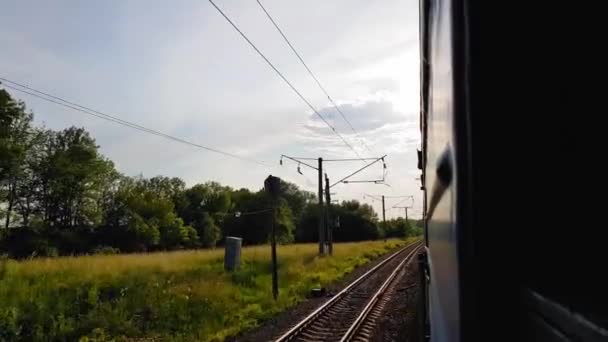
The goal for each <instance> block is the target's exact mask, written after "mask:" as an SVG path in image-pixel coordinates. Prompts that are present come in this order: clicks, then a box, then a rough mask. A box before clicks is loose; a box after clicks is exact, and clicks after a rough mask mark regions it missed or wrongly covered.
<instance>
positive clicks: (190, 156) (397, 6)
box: [0, 0, 422, 218]
mask: <svg viewBox="0 0 608 342" xmlns="http://www.w3.org/2000/svg"><path fill="white" fill-rule="evenodd" d="M261 2H262V4H263V5H264V6H265V8H266V9H267V10H268V12H269V13H270V14H271V15H272V16H273V18H274V19H275V21H276V22H277V24H278V25H279V26H280V27H281V29H282V30H283V32H284V33H285V34H286V36H287V37H288V38H289V40H290V41H291V43H292V44H293V45H294V47H295V48H296V49H297V50H298V52H299V53H300V55H301V56H302V58H303V59H304V61H305V62H306V63H307V65H308V66H309V67H310V69H311V70H312V71H313V72H314V73H315V75H316V77H317V78H318V79H319V80H320V82H321V84H322V85H323V86H324V88H325V89H326V90H327V92H328V93H329V94H330V95H331V97H332V99H333V100H334V101H335V102H336V103H337V105H338V106H339V108H340V109H341V111H342V112H343V113H344V115H345V116H346V118H347V119H348V120H349V121H350V122H351V124H352V126H353V127H354V128H355V130H356V131H357V132H358V134H354V133H353V132H352V130H351V129H350V127H349V125H348V124H347V123H346V122H345V121H344V120H343V119H342V117H341V116H340V114H339V113H338V112H337V111H336V110H335V108H334V107H333V106H332V105H331V103H330V102H329V101H328V99H327V97H326V96H325V95H324V94H323V92H322V91H321V90H320V89H319V87H318V86H317V85H316V83H315V82H314V80H313V79H312V78H311V77H310V75H309V74H308V73H307V71H306V69H305V68H304V67H303V66H302V64H300V62H299V60H298V59H297V57H296V56H295V55H294V54H293V52H292V51H291V50H290V49H289V47H288V45H287V44H286V43H285V41H284V40H283V39H282V37H281V36H280V34H279V33H278V32H277V31H276V29H275V28H274V26H273V25H272V23H271V22H270V21H269V20H268V18H267V17H266V15H265V14H264V12H263V11H262V9H261V8H260V7H259V5H258V4H257V2H256V1H255V0H215V3H216V4H217V5H218V6H219V7H220V8H221V9H222V10H223V11H224V12H225V13H226V14H227V15H228V16H229V17H230V18H231V19H232V20H233V21H234V22H235V23H236V24H237V25H238V26H239V28H240V29H241V30H242V31H243V32H244V33H245V34H246V35H247V36H248V37H249V39H250V40H251V41H252V42H253V43H254V44H255V45H256V46H257V47H258V48H259V49H260V50H261V51H262V52H263V53H264V54H265V55H266V57H267V58H268V59H269V60H270V61H271V62H272V63H273V64H274V65H275V66H276V67H277V69H278V70H280V71H281V72H282V73H283V75H285V77H286V78H287V79H288V80H289V81H290V82H291V83H292V84H293V85H294V86H295V87H296V88H297V89H298V90H299V91H300V92H301V93H302V94H303V96H304V97H305V98H306V99H307V100H308V101H309V102H310V103H311V104H312V106H313V107H314V108H315V109H316V110H317V111H318V112H319V113H320V114H321V115H322V116H323V117H324V118H325V119H326V120H327V121H328V122H329V123H330V124H331V125H332V126H333V127H334V128H335V129H336V130H337V131H338V132H339V133H340V134H341V135H342V136H343V137H344V139H346V141H347V142H348V143H349V144H350V145H352V147H353V148H354V149H355V150H356V151H357V152H358V153H359V155H361V156H363V157H379V156H382V155H384V154H386V155H387V157H386V159H385V161H386V165H387V175H386V183H387V184H388V185H378V184H369V183H358V184H338V185H336V186H335V187H333V188H332V198H333V199H337V200H340V201H342V200H350V199H357V200H360V201H363V202H366V203H369V204H371V205H373V206H374V208H375V209H376V211H377V212H378V213H379V214H380V213H381V204H380V201H377V200H372V199H371V198H370V197H369V196H364V194H371V195H386V196H401V195H413V196H414V200H413V203H412V201H411V200H409V199H408V200H405V201H404V202H402V203H401V204H398V202H399V201H401V200H402V199H399V198H391V199H387V201H386V207H387V208H391V207H392V206H393V205H396V204H398V205H412V204H413V206H414V208H413V209H411V211H410V216H411V217H420V215H421V208H422V193H421V192H420V190H419V187H420V181H419V180H417V179H416V178H418V177H419V175H420V171H419V170H418V169H417V168H416V162H417V160H416V149H417V148H420V131H419V122H418V112H419V111H418V107H419V64H418V57H419V54H418V1H416V0H399V1H396V0H381V1H369V0H331V1H327V0H324V1H321V0H307V1H293V0H289V1H287V0H261ZM0 46H1V47H2V48H1V50H0V77H4V78H7V79H10V80H13V81H16V82H20V83H23V84H26V85H28V86H30V87H32V88H36V89H38V90H42V91H45V92H48V93H51V94H53V95H56V96H60V97H62V98H64V99H67V100H70V101H72V102H76V103H79V104H81V105H84V106H87V107H90V108H94V109H96V110H98V111H101V112H104V113H108V114H112V115H115V116H118V117H120V118H121V119H124V120H128V121H131V122H135V123H138V124H140V125H142V126H145V127H148V128H151V129H154V130H158V131H162V132H163V133H166V134H170V135H172V136H176V137H179V138H182V139H185V140H188V141H192V142H194V143H197V144H201V145H205V146H209V147H212V148H216V149H220V150H222V151H226V152H229V153H233V154H237V155H240V156H243V157H246V158H249V159H255V160H258V161H261V162H263V163H264V164H266V166H262V165H259V164H255V163H250V162H246V161H242V160H237V159H232V158H230V157H226V156H224V155H220V154H216V153H213V152H209V151H205V150H202V149H198V148H196V147H192V146H187V145H183V144H179V143H176V142H172V141H169V140H166V139H163V138H161V137H157V136H153V135H149V134H146V133H143V132H139V131H135V130H133V129H131V128H127V127H123V126H120V125H116V124H115V123H111V122H107V121H104V120H101V119H98V118H95V117H92V116H88V115H86V114H83V113H80V112H76V111H73V110H70V109H67V108H64V107H61V106H57V105H56V104H52V103H48V102H45V101H43V100H39V99H36V98H34V97H31V96H29V95H26V94H21V93H18V92H16V91H13V90H10V89H7V91H9V93H11V94H12V95H13V96H14V97H16V98H19V99H22V100H24V101H25V102H26V104H27V106H28V108H29V109H30V110H32V111H33V112H34V116H35V122H36V123H37V124H39V125H45V126H47V127H49V128H52V129H63V128H66V127H69V126H72V125H75V126H78V127H85V128H86V129H87V130H88V131H90V132H91V134H92V135H93V136H94V137H95V139H96V141H97V143H98V145H99V146H100V150H101V152H102V153H103V154H104V155H105V156H106V157H108V158H109V159H111V160H112V161H114V163H115V164H116V167H117V169H118V170H119V171H121V172H122V173H124V174H127V175H131V176H135V175H143V176H145V177H153V176H156V175H164V176H171V177H180V178H182V179H184V181H186V183H187V184H188V185H194V184H196V183H200V182H205V181H210V180H213V181H218V182H221V183H222V184H226V185H230V186H232V187H235V188H240V187H247V188H250V189H252V190H258V189H260V188H262V187H263V181H264V179H265V178H266V177H267V176H268V175H269V174H272V175H274V176H277V177H280V178H282V179H284V180H287V181H290V182H293V183H296V184H297V185H299V186H300V187H301V188H303V189H305V190H310V191H316V189H317V185H316V179H317V173H316V171H315V170H312V169H307V168H306V167H305V166H302V172H303V173H304V175H300V174H298V173H297V172H296V169H297V164H296V163H293V162H290V161H285V162H284V163H283V166H281V165H279V158H280V156H281V154H286V155H289V156H296V157H309V158H317V157H323V158H325V159H334V158H356V155H355V153H354V152H353V151H352V150H351V149H350V148H349V147H347V146H346V145H345V144H344V143H343V142H342V140H341V139H340V138H339V137H338V136H337V135H335V134H334V133H333V132H332V130H331V129H330V128H329V127H327V126H326V125H325V124H324V123H323V122H322V121H321V120H320V119H319V118H318V117H317V116H316V114H315V113H314V112H313V111H312V110H311V109H310V108H309V107H308V106H307V105H306V104H305V103H304V102H302V100H301V99H300V98H299V97H298V96H297V95H296V94H295V93H294V92H293V91H292V90H291V89H290V88H289V87H288V86H287V85H286V84H285V83H284V82H283V81H282V80H281V78H279V76H277V74H276V73H275V72H274V71H273V70H272V69H271V68H270V67H269V66H268V65H267V64H266V63H265V62H264V60H263V59H262V58H261V57H260V56H259V55H258V54H257V53H256V52H255V51H254V50H253V49H252V48H251V47H250V46H249V45H248V44H247V43H246V42H245V40H243V39H242V37H240V36H239V34H238V33H237V32H236V31H235V30H234V29H233V28H232V27H231V26H230V25H229V23H228V22H227V21H226V20H225V19H224V18H223V17H222V16H221V15H220V14H219V12H217V11H216V10H215V8H214V7H212V5H211V4H210V3H209V2H208V1H206V0H196V1H194V0H175V1H166V0H165V1H156V0H145V1H144V0H130V1H124V0H107V1H77V0H72V1H60V0H52V1H51V0H49V1H29V0H6V1H3V5H2V11H1V12H0ZM0 87H2V86H1V85H0ZM362 140H363V141H362ZM366 146H367V147H369V149H370V150H371V151H369V150H368V149H367V148H366ZM312 163H315V161H312ZM363 165H364V163H363V162H362V161H352V162H342V163H325V165H324V169H325V170H326V172H327V173H328V176H329V178H330V181H336V180H339V179H340V178H342V177H344V176H346V175H348V174H350V173H351V172H353V171H355V170H356V169H358V168H360V167H362V166H363ZM382 174H383V169H382V164H380V163H378V164H376V165H374V166H371V167H369V168H368V169H366V170H365V171H363V172H361V173H360V174H358V175H357V176H355V177H353V178H352V180H370V179H378V178H382ZM403 211H404V210H403V209H391V210H388V211H387V218H392V217H396V216H403V214H404V212H403ZM380 217H381V215H380Z"/></svg>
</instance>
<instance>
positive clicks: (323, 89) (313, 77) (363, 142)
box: [256, 0, 372, 152]
mask: <svg viewBox="0 0 608 342" xmlns="http://www.w3.org/2000/svg"><path fill="white" fill-rule="evenodd" d="M256 1H257V3H258V5H260V8H262V11H264V13H266V16H267V17H268V19H270V22H272V25H274V27H275V28H276V29H277V31H279V33H280V34H281V36H282V37H283V39H284V40H285V42H286V43H287V45H289V47H290V48H291V51H293V53H294V54H295V55H296V57H298V59H299V60H300V62H301V63H302V65H303V66H304V68H306V71H308V74H309V75H310V77H312V79H313V80H314V81H315V82H316V83H317V85H318V86H319V88H320V89H321V91H322V92H323V93H324V94H325V96H327V99H328V100H329V102H330V103H331V104H332V106H333V107H334V109H335V110H336V111H337V112H338V113H340V116H342V119H344V121H345V122H346V123H347V124H348V126H349V127H350V129H351V130H352V131H353V133H354V134H355V136H356V137H357V139H359V141H360V142H361V144H362V145H363V146H364V147H365V148H366V149H367V150H368V151H369V152H372V150H371V149H370V148H369V146H367V144H366V143H365V141H364V140H363V139H362V138H361V136H360V135H359V133H358V132H357V130H355V127H353V125H352V124H351V123H350V121H349V120H348V119H347V118H346V115H344V113H343V112H342V110H340V107H338V105H336V102H335V101H334V100H333V99H332V98H331V96H330V95H329V93H328V92H327V90H325V87H323V85H321V82H320V81H319V79H318V78H317V77H316V76H315V74H314V73H313V72H312V70H311V69H310V68H309V67H308V65H307V64H306V62H304V59H303V58H302V56H300V54H299V53H298V51H297V50H296V49H295V47H294V46H293V45H292V44H291V42H290V41H289V39H287V36H286V35H285V33H283V30H281V28H280V27H279V25H278V24H277V23H276V21H275V20H274V18H273V17H272V16H271V15H270V13H268V11H267V10H266V8H265V7H264V5H262V3H261V2H260V0H256Z"/></svg>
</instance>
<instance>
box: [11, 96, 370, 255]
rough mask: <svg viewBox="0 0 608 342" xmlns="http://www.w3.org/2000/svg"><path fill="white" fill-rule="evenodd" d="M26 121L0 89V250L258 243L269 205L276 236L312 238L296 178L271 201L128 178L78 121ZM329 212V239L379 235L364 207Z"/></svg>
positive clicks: (314, 221)
mask: <svg viewBox="0 0 608 342" xmlns="http://www.w3.org/2000/svg"><path fill="white" fill-rule="evenodd" d="M32 118H33V115H32V114H31V113H27V112H26V109H25V104H24V103H22V102H18V101H15V100H13V99H12V98H11V97H10V95H9V94H8V93H6V92H5V91H3V90H2V91H0V123H2V126H1V127H0V156H1V157H2V158H0V167H1V168H0V195H1V197H0V216H1V217H2V219H3V220H4V222H3V223H4V224H3V226H4V228H5V229H2V230H0V252H6V253H8V254H9V255H10V256H12V257H17V258H25V257H31V256H55V255H79V254H85V253H98V251H97V248H99V246H106V247H108V248H113V249H115V250H119V251H121V252H140V251H155V250H174V249H183V248H197V247H214V246H216V245H217V244H218V243H219V244H221V243H222V241H224V238H225V237H226V236H230V235H233V236H238V237H242V238H243V240H244V244H245V245H251V244H262V243H267V242H268V241H269V240H270V234H271V227H272V220H271V218H272V216H271V215H272V213H271V211H270V210H269V209H271V208H272V207H273V206H276V208H277V210H276V211H275V212H274V215H276V217H275V219H276V227H275V228H276V233H277V240H278V241H279V242H280V243H290V242H293V241H294V240H297V241H314V240H316V239H317V238H318V237H317V231H318V215H317V214H318V213H317V208H316V204H315V195H314V194H313V193H310V192H307V191H302V190H300V189H299V188H298V186H296V185H295V184H292V183H289V182H285V181H281V184H280V196H279V198H278V199H277V200H276V202H274V200H273V199H271V198H270V197H269V196H268V194H267V193H266V192H265V191H264V190H258V191H250V190H248V189H239V190H234V189H232V188H230V187H227V186H223V185H221V184H219V183H217V182H206V183H201V184H195V185H193V186H192V187H187V186H186V184H185V183H184V181H182V180H181V179H179V178H170V177H164V176H156V177H152V178H143V177H127V176H124V175H121V174H120V173H118V172H117V171H116V169H115V168H114V164H113V163H112V162H111V161H109V160H107V159H106V158H105V157H104V156H103V155H101V154H100V152H99V147H98V146H97V145H96V143H95V139H93V137H92V136H91V135H90V134H89V133H88V132H87V131H86V130H84V129H83V128H77V127H69V128H67V129H64V130H61V131H53V130H49V129H45V128H44V127H38V128H37V127H32ZM261 183H262V182H261V181H260V185H262V184H261ZM236 213H241V214H242V215H236ZM330 215H331V216H332V220H333V219H335V218H337V217H340V220H341V223H342V224H341V227H340V228H339V229H336V230H335V234H334V238H335V240H336V241H346V240H365V239H374V238H378V237H379V236H380V234H379V229H378V226H377V217H376V214H375V213H374V212H373V210H372V208H371V207H370V206H368V205H365V204H360V203H359V202H356V201H352V202H343V203H342V204H340V205H336V206H332V208H331V213H330ZM7 228H10V229H7Z"/></svg>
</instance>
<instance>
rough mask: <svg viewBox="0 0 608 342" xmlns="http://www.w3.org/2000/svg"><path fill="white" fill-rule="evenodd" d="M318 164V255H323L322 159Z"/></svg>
mask: <svg viewBox="0 0 608 342" xmlns="http://www.w3.org/2000/svg"><path fill="white" fill-rule="evenodd" d="M318 162H319V167H318V171H319V255H325V229H324V223H323V221H324V214H323V158H319V159H318Z"/></svg>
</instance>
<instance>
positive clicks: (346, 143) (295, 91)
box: [209, 0, 361, 159]
mask: <svg viewBox="0 0 608 342" xmlns="http://www.w3.org/2000/svg"><path fill="white" fill-rule="evenodd" d="M209 2H210V3H211V5H213V7H215V9H216V10H217V11H218V12H219V13H220V14H221V15H222V16H223V17H224V19H226V21H228V23H229V24H230V25H231V26H232V27H233V28H234V29H235V30H236V31H237V32H238V33H239V34H240V35H241V37H243V39H245V41H246V42H247V43H249V45H250V46H251V47H252V48H253V49H254V50H255V51H256V52H257V53H258V54H259V55H260V57H262V58H263V59H264V61H266V63H268V65H269V66H270V67H271V68H272V70H274V71H275V72H276V73H277V75H279V76H280V77H281V79H283V81H285V83H287V85H288V86H289V87H290V88H291V90H293V92H294V93H296V95H298V96H299V97H300V99H302V101H304V103H306V105H308V107H309V108H310V109H311V110H312V111H313V112H314V113H315V114H316V115H317V116H318V117H319V118H320V119H321V120H322V121H323V122H324V123H325V124H326V125H327V127H329V128H330V129H331V130H332V131H333V132H334V134H336V135H337V136H338V137H339V138H340V139H341V140H342V142H343V143H344V144H345V145H346V146H348V147H349V148H350V149H351V150H352V151H353V152H354V153H355V154H356V155H357V157H358V158H359V159H361V156H360V155H359V152H357V150H355V149H354V147H353V146H352V145H351V144H350V143H349V142H348V141H346V139H344V137H343V136H342V135H341V134H340V133H339V132H338V131H337V130H336V129H335V128H334V127H333V126H332V125H331V124H330V123H329V122H328V121H327V120H326V119H325V118H324V117H323V116H322V115H321V113H319V111H318V110H317V109H315V107H313V106H312V104H310V102H309V101H308V100H307V99H306V98H305V97H304V96H303V95H302V94H301V93H300V92H299V91H298V89H296V87H294V86H293V84H291V82H289V80H287V78H285V76H283V74H282V73H281V72H280V71H279V69H277V68H276V67H275V66H274V64H272V62H271V61H270V60H269V59H268V58H267V57H266V56H265V55H264V54H263V53H262V52H261V51H260V50H259V49H258V48H257V47H256V46H255V44H253V43H252V42H251V40H249V38H247V36H246V35H245V34H244V33H243V31H241V30H240V29H239V28H238V26H236V24H235V23H234V22H233V21H232V20H231V19H230V18H228V16H227V15H226V14H225V13H224V12H223V11H222V10H221V9H220V8H219V7H218V6H217V5H216V4H215V2H213V0H209Z"/></svg>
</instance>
